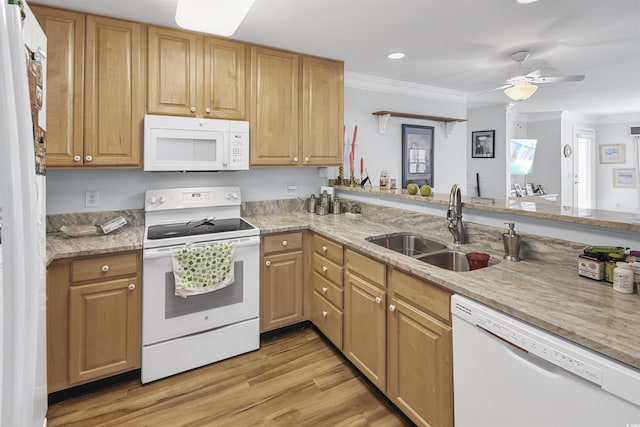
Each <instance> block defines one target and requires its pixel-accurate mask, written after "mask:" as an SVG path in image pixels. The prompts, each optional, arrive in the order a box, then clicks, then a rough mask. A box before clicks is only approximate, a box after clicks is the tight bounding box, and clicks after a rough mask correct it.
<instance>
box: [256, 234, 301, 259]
mask: <svg viewBox="0 0 640 427" xmlns="http://www.w3.org/2000/svg"><path fill="white" fill-rule="evenodd" d="M301 248H302V233H301V232H299V233H285V234H273V235H270V236H264V238H263V240H262V253H264V254H269V253H273V252H282V251H291V250H295V249H301Z"/></svg>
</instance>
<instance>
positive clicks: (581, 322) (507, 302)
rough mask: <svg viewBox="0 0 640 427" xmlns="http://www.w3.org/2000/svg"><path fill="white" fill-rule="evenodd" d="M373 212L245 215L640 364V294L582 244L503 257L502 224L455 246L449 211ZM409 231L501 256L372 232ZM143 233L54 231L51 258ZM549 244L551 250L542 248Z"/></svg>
mask: <svg viewBox="0 0 640 427" xmlns="http://www.w3.org/2000/svg"><path fill="white" fill-rule="evenodd" d="M367 217H370V218H371V220H367V219H363V218H355V219H354V218H350V217H347V216H346V215H326V216H318V215H314V214H309V213H306V212H288V213H265V214H253V215H252V214H249V215H245V216H243V218H244V219H246V220H247V221H249V222H250V223H252V224H254V225H256V226H257V227H259V228H260V230H261V233H262V234H267V233H277V232H288V231H296V230H307V229H308V230H311V231H314V232H318V233H321V234H323V235H325V236H326V237H328V238H330V239H332V240H335V241H337V242H338V243H341V244H342V245H344V246H345V247H349V248H352V249H355V250H357V251H359V252H361V253H364V254H367V255H369V256H371V257H374V258H377V259H379V260H381V261H383V262H386V263H388V264H390V265H392V266H394V267H397V268H399V269H402V270H404V271H407V272H410V273H412V274H414V275H416V276H418V277H422V278H424V279H426V280H428V281H430V282H432V283H435V284H437V285H440V286H441V287H443V288H445V289H448V290H450V291H451V292H453V293H459V294H462V295H465V296H467V297H469V298H472V299H474V300H477V301H480V302H482V303H485V304H487V305H489V306H491V307H494V308H495V309H497V310H500V311H502V312H505V313H508V314H510V315H512V316H514V317H517V318H519V319H521V320H524V321H526V322H529V323H531V324H533V325H536V326H538V327H541V328H543V329H545V330H547V331H550V332H552V333H555V334H557V335H559V336H561V337H564V338H566V339H569V340H571V341H573V342H575V343H578V344H581V345H583V346H585V347H587V348H590V349H592V350H595V351H598V352H600V353H602V354H604V355H607V356H609V357H611V358H613V359H616V360H618V361H621V362H623V363H626V364H628V365H630V366H632V367H635V368H636V369H640V329H639V328H638V326H639V325H640V296H638V295H635V294H634V295H626V294H621V293H618V292H615V291H613V289H612V287H611V285H610V284H607V283H606V282H597V281H593V280H590V279H587V278H583V277H580V276H578V274H577V259H576V257H577V254H578V253H580V251H581V248H582V246H581V245H579V244H571V243H570V242H564V241H554V240H552V239H542V243H540V242H532V241H528V236H527V235H526V234H525V235H523V249H522V250H521V255H522V256H523V259H524V261H521V262H515V263H514V262H509V261H505V260H502V255H503V248H502V242H501V241H500V240H499V239H498V238H496V236H495V234H496V233H495V229H493V230H490V231H487V229H486V227H485V228H483V227H477V226H474V224H467V223H465V226H466V227H467V234H468V235H469V236H470V241H471V242H472V243H469V244H465V245H462V246H458V247H455V246H454V245H453V244H452V243H451V236H450V235H449V234H448V233H447V231H446V220H445V219H444V218H434V217H430V216H425V215H422V214H416V213H409V212H405V213H403V214H402V215H401V216H400V217H397V218H394V219H393V220H389V219H388V217H387V219H384V218H383V216H376V215H375V214H371V215H367ZM408 224H409V225H408ZM402 231H412V232H416V233H417V234H421V235H424V236H425V237H429V238H431V239H433V240H437V241H440V242H442V243H444V244H446V245H447V246H448V247H449V248H451V249H458V250H461V251H463V252H471V251H482V252H486V253H489V254H490V255H491V256H492V262H497V264H494V265H491V266H490V267H488V268H484V269H481V270H475V271H470V272H452V271H448V270H445V269H441V268H438V267H434V266H431V265H429V264H426V263H423V262H421V261H418V260H415V259H413V258H410V257H408V256H405V255H401V254H399V253H396V252H393V251H390V250H388V249H385V248H382V247H380V246H378V245H375V244H373V243H370V242H367V241H366V240H365V238H366V237H369V236H378V235H384V234H390V233H395V232H402ZM143 233H144V227H142V226H127V227H125V228H123V229H122V230H119V231H118V232H114V233H113V234H110V235H107V236H97V237H84V238H78V239H68V238H64V237H62V236H61V235H60V234H59V233H51V234H48V235H47V265H48V264H49V263H50V262H51V261H53V260H54V259H58V258H68V257H74V256H85V255H95V254H104V253H111V252H119V251H127V250H138V249H142V240H143ZM498 237H499V235H498ZM473 242H477V243H473ZM545 251H548V252H549V253H550V254H549V256H545V255H540V254H541V253H544V252H545ZM560 254H563V255H564V256H561V255H560Z"/></svg>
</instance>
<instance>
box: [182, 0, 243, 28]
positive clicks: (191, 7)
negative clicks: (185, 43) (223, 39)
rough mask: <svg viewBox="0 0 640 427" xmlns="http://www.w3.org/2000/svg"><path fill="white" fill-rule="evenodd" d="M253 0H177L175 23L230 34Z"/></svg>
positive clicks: (237, 25) (238, 24) (184, 26)
mask: <svg viewBox="0 0 640 427" xmlns="http://www.w3.org/2000/svg"><path fill="white" fill-rule="evenodd" d="M254 1H255V0H178V4H177V7H176V24H178V25H179V26H180V27H182V28H184V29H187V30H192V31H200V32H203V33H209V34H217V35H220V36H227V37H228V36H231V35H233V33H235V32H236V30H237V29H238V27H239V26H240V23H241V22H242V20H243V19H244V17H245V16H246V15H247V13H248V12H249V9H251V6H253V2H254Z"/></svg>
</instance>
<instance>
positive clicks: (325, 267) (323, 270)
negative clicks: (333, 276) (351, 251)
mask: <svg viewBox="0 0 640 427" xmlns="http://www.w3.org/2000/svg"><path fill="white" fill-rule="evenodd" d="M328 269H329V267H327V266H326V265H323V266H322V272H323V273H326V272H327V270H328Z"/></svg>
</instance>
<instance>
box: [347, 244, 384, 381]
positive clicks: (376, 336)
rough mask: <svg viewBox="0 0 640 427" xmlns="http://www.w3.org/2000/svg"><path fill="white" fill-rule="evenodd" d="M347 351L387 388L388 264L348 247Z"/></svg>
mask: <svg viewBox="0 0 640 427" xmlns="http://www.w3.org/2000/svg"><path fill="white" fill-rule="evenodd" d="M345 258H346V261H345V279H344V281H345V298H344V300H345V301H344V350H343V351H344V354H345V355H346V356H347V357H348V358H349V360H350V361H351V362H352V363H353V364H354V365H355V366H356V367H357V368H358V369H359V370H360V371H361V372H362V373H363V374H364V375H365V376H366V377H367V378H369V380H371V381H372V382H373V383H374V384H375V385H376V386H377V387H378V388H379V389H380V390H382V391H385V388H386V369H387V368H386V366H385V364H386V317H387V316H386V290H385V287H386V266H385V264H383V263H380V262H378V261H375V260H372V259H370V258H367V257H365V256H363V255H360V254H359V253H357V252H354V251H352V250H350V249H347V250H346V256H345Z"/></svg>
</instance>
